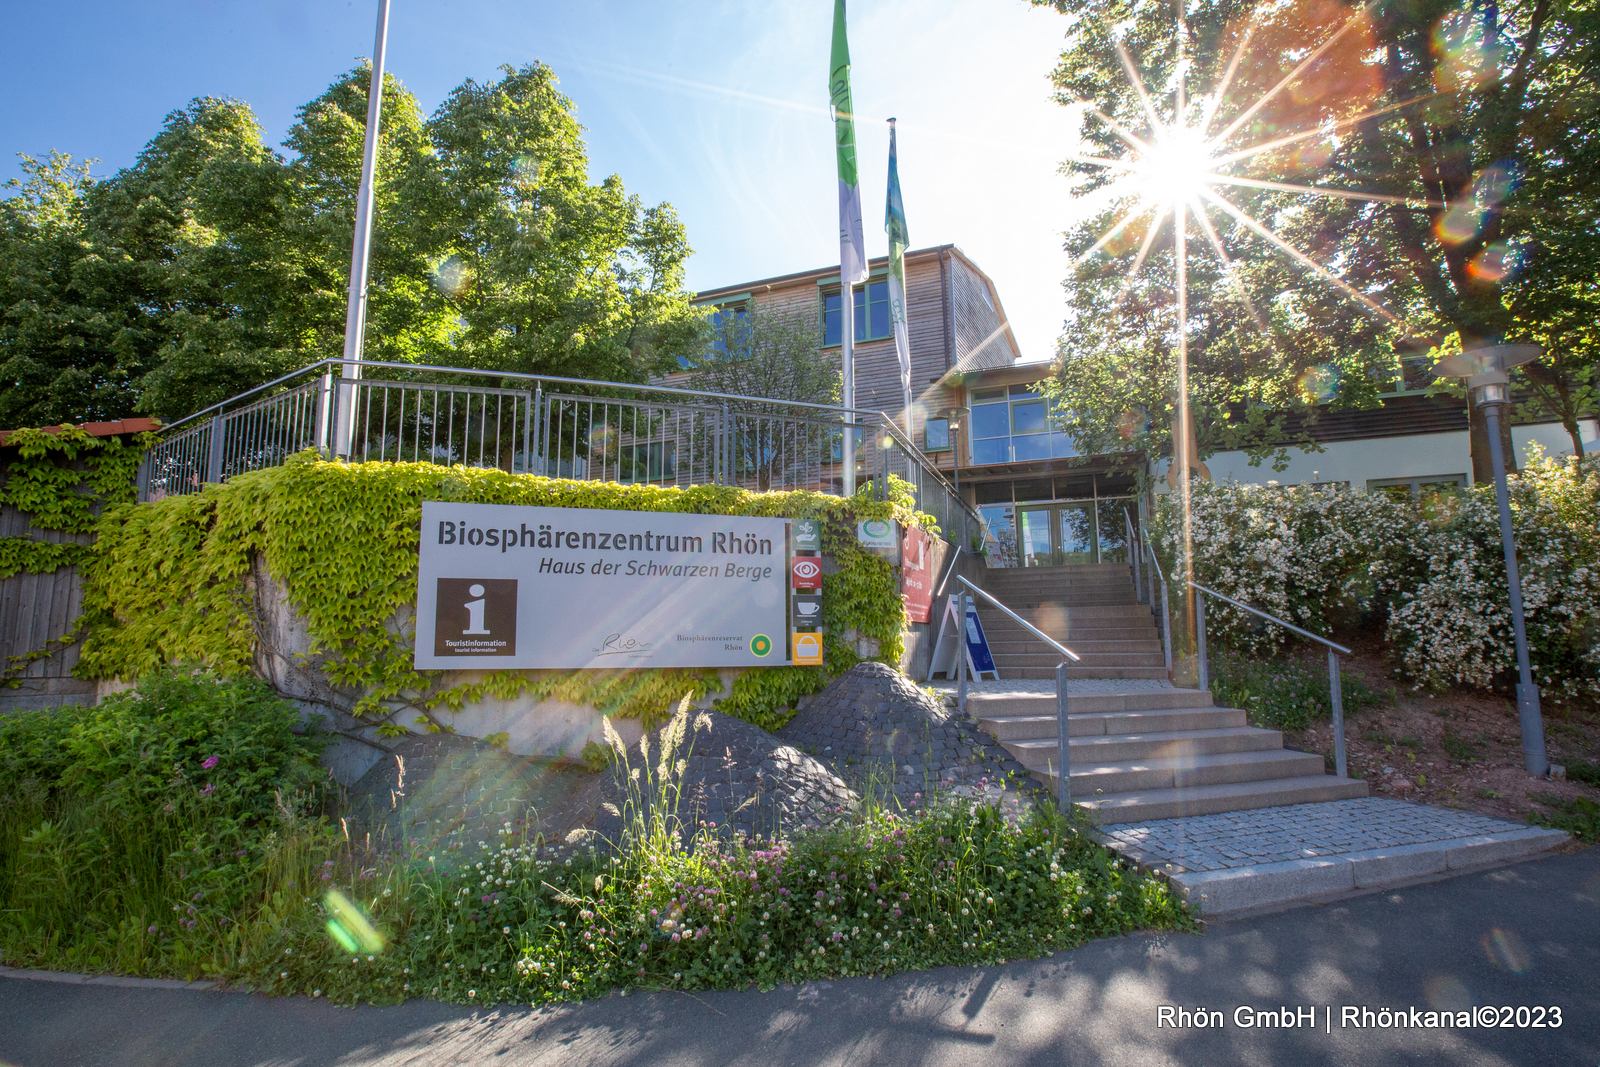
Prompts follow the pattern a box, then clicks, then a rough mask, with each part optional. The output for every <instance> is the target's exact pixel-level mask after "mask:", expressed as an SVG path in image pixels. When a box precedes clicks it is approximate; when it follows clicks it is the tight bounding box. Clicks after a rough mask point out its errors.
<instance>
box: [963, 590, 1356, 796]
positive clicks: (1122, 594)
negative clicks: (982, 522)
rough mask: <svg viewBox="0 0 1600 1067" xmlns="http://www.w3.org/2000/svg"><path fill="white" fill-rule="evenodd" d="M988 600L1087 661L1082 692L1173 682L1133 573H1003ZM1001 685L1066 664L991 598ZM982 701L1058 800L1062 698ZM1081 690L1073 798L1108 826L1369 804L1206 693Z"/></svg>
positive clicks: (1071, 715)
mask: <svg viewBox="0 0 1600 1067" xmlns="http://www.w3.org/2000/svg"><path fill="white" fill-rule="evenodd" d="M986 586H987V588H988V591H989V592H990V593H991V594H992V595H993V596H994V597H995V598H996V599H997V600H999V601H1000V602H1001V603H1003V604H1005V605H1006V606H1007V607H1009V608H1011V609H1012V610H1013V611H1015V612H1017V614H1019V615H1021V616H1023V617H1024V618H1026V619H1028V621H1029V622H1031V623H1033V624H1034V625H1035V626H1037V627H1039V629H1041V630H1043V631H1044V632H1045V633H1047V634H1049V635H1050V636H1051V637H1052V638H1054V639H1055V640H1057V641H1059V642H1061V643H1062V644H1063V645H1065V646H1066V647H1068V648H1070V649H1072V650H1073V651H1074V652H1076V653H1077V654H1078V655H1079V656H1081V657H1082V660H1081V662H1079V663H1077V664H1069V666H1068V668H1067V671H1068V676H1069V677H1070V678H1073V679H1094V678H1100V679H1133V678H1145V679H1165V678H1166V677H1167V671H1166V668H1165V661H1164V657H1163V654H1162V648H1161V637H1160V631H1159V630H1158V629H1157V627H1156V624H1155V622H1154V620H1153V616H1152V615H1151V614H1150V609H1149V608H1148V607H1146V606H1144V605H1141V604H1139V603H1138V598H1137V596H1136V595H1135V593H1134V589H1133V581H1132V579H1131V578H1130V576H1129V574H1128V568H1127V567H1126V565H1124V564H1118V563H1108V564H1097V565H1090V566H1076V567H1038V568H1023V569H1014V570H992V571H990V572H989V574H988V576H987V582H986ZM978 610H979V614H980V617H981V618H982V620H983V626H984V630H985V632H986V633H987V635H988V638H989V647H990V651H991V652H993V653H994V659H995V665H996V666H997V667H999V668H1000V678H1001V679H1002V681H1007V680H1013V679H1032V678H1053V677H1054V676H1055V667H1056V664H1057V663H1059V662H1060V660H1061V655H1060V653H1058V652H1056V651H1054V650H1053V649H1050V648H1049V647H1048V646H1047V645H1045V644H1044V643H1043V642H1041V641H1040V640H1039V639H1038V638H1037V637H1035V636H1034V635H1033V634H1030V633H1029V632H1028V631H1026V630H1025V629H1023V628H1022V627H1021V626H1018V625H1017V624H1016V622H1015V621H1014V620H1012V619H1010V618H1008V617H1006V616H1005V615H1004V614H1003V613H1002V612H1000V611H998V610H997V609H995V608H993V607H990V606H988V605H987V604H986V603H985V602H984V601H983V600H982V598H979V609H978ZM982 688H983V687H982V685H980V687H979V690H978V691H976V692H973V693H971V694H970V695H969V697H968V712H969V713H970V714H971V715H972V716H973V717H974V718H975V719H977V720H978V722H979V724H980V725H981V726H982V727H983V729H985V730H987V731H988V732H989V733H990V734H992V735H993V736H994V737H995V739H996V740H997V741H999V742H1000V744H1001V745H1002V746H1004V747H1005V749H1006V750H1007V751H1008V752H1010V753H1011V754H1012V755H1013V756H1014V757H1016V759H1017V760H1018V762H1020V763H1021V764H1022V765H1023V766H1024V767H1026V768H1028V770H1029V771H1030V772H1031V773H1032V774H1033V776H1034V777H1035V778H1038V779H1039V780H1040V781H1042V782H1044V783H1045V784H1046V785H1047V786H1049V787H1050V788H1051V789H1052V790H1054V789H1057V788H1058V787H1059V786H1058V782H1059V770H1060V766H1061V759H1060V753H1059V751H1058V749H1059V746H1058V743H1057V724H1056V703H1055V701H1056V698H1055V694H1054V693H1044V692H999V691H993V690H991V691H988V692H984V691H982ZM1094 689H1095V687H1094V686H1093V685H1092V683H1089V682H1086V681H1081V682H1079V684H1078V685H1077V686H1075V687H1074V691H1073V692H1072V693H1071V694H1070V695H1069V698H1068V705H1067V707H1068V744H1069V746H1070V749H1071V751H1070V755H1071V761H1070V762H1071V775H1072V798H1073V800H1074V801H1075V802H1076V803H1078V804H1079V805H1081V806H1083V807H1085V808H1089V809H1091V810H1093V811H1095V812H1096V813H1097V814H1098V816H1099V819H1100V822H1101V823H1103V824H1111V823H1125V822H1143V821H1148V820H1151V819H1170V818H1175V817H1177V816H1181V815H1211V814H1216V813H1218V812H1225V811H1240V810H1243V809H1246V808H1267V807H1277V806H1279V805H1284V804H1302V803H1306V802H1310V801H1321V800H1342V799H1346V798H1352V797H1364V796H1366V795H1367V783H1366V782H1363V781H1360V780H1358V779H1341V778H1336V777H1334V776H1333V775H1331V774H1328V773H1327V772H1326V770H1325V769H1324V765H1323V759H1322V757H1321V756H1319V755H1317V754H1315V753H1310V752H1293V751H1289V750H1286V749H1285V748H1284V747H1283V734H1282V733H1280V732H1279V731H1277V730H1263V729H1259V728H1257V727H1253V726H1251V725H1249V723H1248V722H1247V721H1246V718H1245V713H1244V712H1243V711H1242V710H1240V709H1238V708H1219V707H1216V706H1214V705H1213V704H1212V699H1211V694H1210V693H1209V692H1206V691H1204V690H1196V689H1168V688H1149V689H1132V688H1130V687H1127V686H1118V685H1116V684H1115V683H1111V684H1108V685H1107V686H1106V687H1105V689H1104V690H1103V691H1100V692H1095V691H1094Z"/></svg>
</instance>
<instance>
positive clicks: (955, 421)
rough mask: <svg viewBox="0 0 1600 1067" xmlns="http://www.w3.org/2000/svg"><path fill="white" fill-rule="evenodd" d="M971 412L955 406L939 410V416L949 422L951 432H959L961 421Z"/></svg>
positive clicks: (969, 409) (968, 409)
mask: <svg viewBox="0 0 1600 1067" xmlns="http://www.w3.org/2000/svg"><path fill="white" fill-rule="evenodd" d="M971 412H972V409H971V408H964V407H961V406H960V405H956V406H953V407H948V408H941V409H940V411H939V414H941V415H943V416H944V417H945V418H947V419H949V420H950V428H951V429H952V430H959V429H961V420H962V419H964V418H966V417H967V416H968V415H969V414H970V413H971Z"/></svg>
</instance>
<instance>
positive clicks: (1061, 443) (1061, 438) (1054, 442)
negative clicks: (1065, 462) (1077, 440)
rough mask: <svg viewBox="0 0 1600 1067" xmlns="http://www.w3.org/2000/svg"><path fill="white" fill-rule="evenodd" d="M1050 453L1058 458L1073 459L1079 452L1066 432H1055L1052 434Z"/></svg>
mask: <svg viewBox="0 0 1600 1067" xmlns="http://www.w3.org/2000/svg"><path fill="white" fill-rule="evenodd" d="M1050 454H1051V455H1052V456H1054V457H1055V458H1056V459H1071V458H1072V457H1073V456H1076V455H1077V454H1078V447H1077V446H1076V445H1074V444H1073V443H1072V438H1070V437H1068V436H1067V435H1066V434H1064V433H1053V434H1051V435H1050Z"/></svg>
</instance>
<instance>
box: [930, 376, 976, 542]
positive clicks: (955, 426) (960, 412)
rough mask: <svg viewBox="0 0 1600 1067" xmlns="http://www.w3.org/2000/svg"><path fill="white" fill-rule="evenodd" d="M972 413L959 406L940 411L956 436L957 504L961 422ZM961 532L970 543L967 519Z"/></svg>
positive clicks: (953, 451)
mask: <svg viewBox="0 0 1600 1067" xmlns="http://www.w3.org/2000/svg"><path fill="white" fill-rule="evenodd" d="M970 411H971V409H970V408H965V407H962V406H961V405H959V404H956V405H953V406H951V407H947V408H942V409H940V411H939V414H941V415H943V416H944V417H945V418H946V419H949V420H950V432H951V434H953V435H954V436H952V437H951V438H950V473H951V475H953V476H954V478H955V483H956V502H957V503H960V502H961V420H962V419H965V418H966V417H967V415H968V413H969V412H970ZM924 443H926V442H924ZM961 531H962V532H961V536H962V537H963V538H964V539H965V540H967V541H968V542H970V541H971V540H972V537H971V534H972V531H971V530H968V529H967V524H966V520H965V519H963V520H962V522H961Z"/></svg>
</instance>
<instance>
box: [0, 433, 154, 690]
mask: <svg viewBox="0 0 1600 1067" xmlns="http://www.w3.org/2000/svg"><path fill="white" fill-rule="evenodd" d="M147 442H148V438H147V437H146V435H143V434H140V435H138V436H137V437H136V438H135V440H134V441H133V442H131V443H130V442H124V441H123V439H122V438H121V437H93V436H90V435H89V434H88V433H85V432H84V431H83V430H81V429H79V428H78V427H76V426H72V425H64V426H57V427H50V428H47V429H24V430H13V431H11V432H10V433H9V434H7V436H6V447H8V448H15V449H16V450H17V456H16V458H15V459H13V460H12V461H11V462H10V463H9V464H8V465H7V466H6V468H5V478H4V481H3V482H0V505H10V506H11V507H13V508H16V509H17V510H18V511H20V512H22V513H23V514H25V515H27V517H28V525H29V526H30V527H32V528H33V529H34V530H41V531H55V532H59V533H67V534H80V533H87V532H89V531H90V530H91V529H92V528H93V527H94V524H95V509H96V507H97V506H99V505H102V504H108V505H109V504H117V503H122V502H125V501H129V500H132V499H133V496H134V475H135V472H136V471H137V470H138V467H139V457H140V455H141V454H142V453H143V450H144V447H145V445H146V443H147ZM91 551H92V549H91V546H89V545H86V544H79V543H77V542H75V541H45V540H40V539H38V538H34V537H28V536H19V537H0V578H10V577H11V576H13V575H16V574H51V573H54V572H55V571H58V570H60V569H61V568H62V567H70V566H73V565H75V564H80V563H82V562H83V561H84V560H85V559H87V558H88V556H89V554H90V552H91ZM80 631H81V626H80V625H78V624H74V625H73V627H72V628H71V629H70V630H69V631H68V632H67V633H65V634H62V635H60V636H59V637H56V638H53V639H52V640H50V641H48V642H46V643H45V645H44V646H43V647H41V648H36V649H34V650H33V651H31V652H28V653H26V654H24V655H20V656H9V657H7V659H6V662H5V663H4V664H3V665H0V685H5V686H8V687H15V686H17V685H19V684H20V682H19V681H18V676H20V675H21V674H22V672H23V671H25V670H26V669H27V668H28V666H29V665H30V664H32V663H34V662H35V661H37V660H40V659H45V658H47V657H49V656H53V655H55V654H56V653H57V652H59V651H61V650H62V649H64V648H67V647H70V646H71V645H72V644H74V643H76V641H77V640H78V636H79V633H80Z"/></svg>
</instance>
